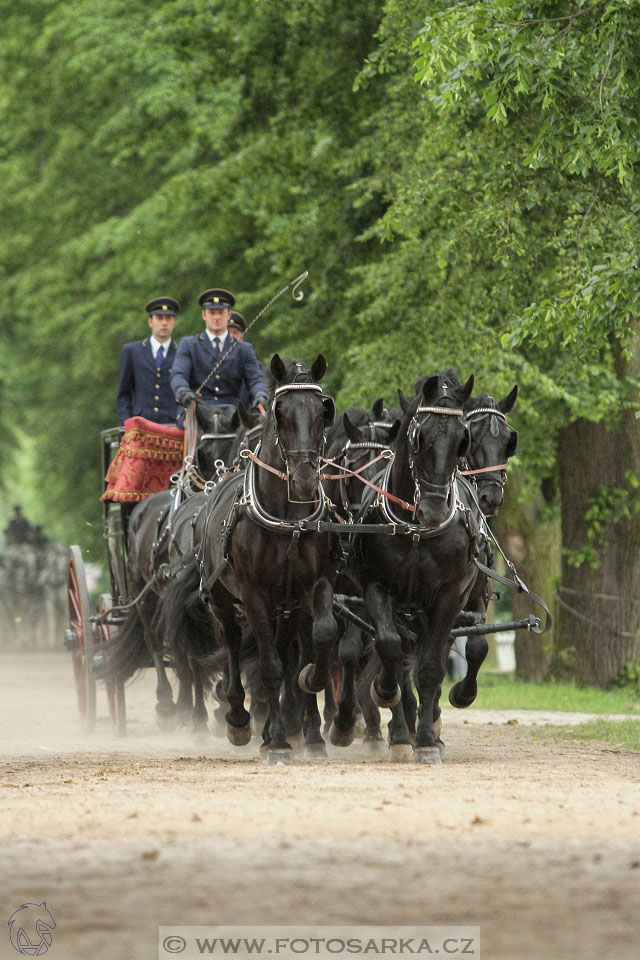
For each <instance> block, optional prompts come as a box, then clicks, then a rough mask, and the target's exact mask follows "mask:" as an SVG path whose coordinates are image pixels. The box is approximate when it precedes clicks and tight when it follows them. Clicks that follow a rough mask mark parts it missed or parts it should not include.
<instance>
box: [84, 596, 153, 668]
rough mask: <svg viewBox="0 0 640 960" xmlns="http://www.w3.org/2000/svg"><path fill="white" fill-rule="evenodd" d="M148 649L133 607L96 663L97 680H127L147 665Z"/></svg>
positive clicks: (137, 614) (142, 627)
mask: <svg viewBox="0 0 640 960" xmlns="http://www.w3.org/2000/svg"><path fill="white" fill-rule="evenodd" d="M149 660H150V657H149V650H148V648H147V644H146V642H145V639H144V625H143V623H142V620H141V618H140V614H139V612H138V610H137V608H136V607H134V608H133V609H132V610H131V611H130V613H129V615H128V617H127V619H126V620H125V622H124V623H123V625H122V627H121V628H120V630H119V631H118V633H117V635H116V636H115V638H114V639H113V640H112V642H111V643H110V644H109V645H108V646H107V647H106V648H105V651H104V657H103V660H102V663H99V664H96V666H95V675H96V677H97V679H99V680H115V679H116V677H120V678H122V679H123V680H128V679H129V677H132V676H133V675H134V673H136V671H138V670H141V669H142V668H143V667H148V666H149Z"/></svg>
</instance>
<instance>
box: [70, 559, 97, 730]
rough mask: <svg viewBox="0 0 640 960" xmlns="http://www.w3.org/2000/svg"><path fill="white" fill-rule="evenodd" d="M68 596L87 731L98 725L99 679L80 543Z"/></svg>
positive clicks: (72, 644) (80, 702)
mask: <svg viewBox="0 0 640 960" xmlns="http://www.w3.org/2000/svg"><path fill="white" fill-rule="evenodd" d="M67 587H68V597H69V629H68V630H67V640H66V643H67V646H68V647H69V649H70V650H71V654H72V658H73V674H74V678H75V684H76V694H77V697H78V709H79V710H80V716H81V718H82V721H83V723H84V725H85V728H86V730H87V732H88V733H93V731H94V729H95V725H96V681H95V679H94V678H93V669H92V664H93V631H92V626H91V622H90V620H89V616H90V608H89V591H88V589H87V577H86V574H85V570H84V561H83V559H82V551H81V550H80V547H78V546H75V545H74V546H73V547H71V551H70V553H69V574H68V580H67Z"/></svg>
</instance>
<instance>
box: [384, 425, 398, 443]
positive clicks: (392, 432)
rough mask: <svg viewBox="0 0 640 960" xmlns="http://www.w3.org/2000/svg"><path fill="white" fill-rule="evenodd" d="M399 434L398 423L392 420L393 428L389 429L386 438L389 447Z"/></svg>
mask: <svg viewBox="0 0 640 960" xmlns="http://www.w3.org/2000/svg"><path fill="white" fill-rule="evenodd" d="M399 432H400V421H399V420H394V422H393V426H392V427H390V428H389V434H388V437H387V440H388V443H389V446H391V444H392V443H393V441H394V440H395V438H396V437H397V436H398V433H399Z"/></svg>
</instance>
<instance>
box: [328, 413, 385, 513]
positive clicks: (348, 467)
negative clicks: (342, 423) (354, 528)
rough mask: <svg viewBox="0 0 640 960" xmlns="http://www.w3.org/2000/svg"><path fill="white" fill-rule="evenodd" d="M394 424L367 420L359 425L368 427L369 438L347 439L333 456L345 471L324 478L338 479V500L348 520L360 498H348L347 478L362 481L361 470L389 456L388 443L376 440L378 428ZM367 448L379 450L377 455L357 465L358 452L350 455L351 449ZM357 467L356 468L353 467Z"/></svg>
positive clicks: (363, 427)
mask: <svg viewBox="0 0 640 960" xmlns="http://www.w3.org/2000/svg"><path fill="white" fill-rule="evenodd" d="M393 425H394V421H393V420H369V421H368V422H367V423H364V424H362V425H361V426H360V429H361V430H365V429H366V428H368V430H369V433H370V438H369V439H368V440H357V441H355V442H353V441H351V440H347V442H346V443H345V445H344V447H343V448H342V450H341V452H340V453H339V454H338V456H337V457H335V458H334V462H335V464H336V465H337V466H338V467H340V468H341V469H344V470H345V471H346V472H345V473H341V474H339V475H338V476H337V477H333V476H331V475H330V476H328V477H327V478H326V479H337V480H338V489H339V491H340V501H341V503H342V509H343V510H344V512H345V514H346V516H347V517H348V518H349V521H350V522H353V513H352V511H353V509H355V508H357V507H359V506H360V500H358V501H357V502H355V501H351V500H350V499H349V490H348V482H349V479H350V478H351V477H353V476H355V477H356V479H358V480H360V481H361V482H362V480H363V478H362V477H361V476H360V475H361V474H362V472H363V470H366V469H367V468H368V467H370V466H372V464H374V463H376V461H377V460H379V459H380V458H387V457H390V456H391V451H390V449H389V444H388V443H381V442H380V441H379V440H376V439H375V437H376V435H377V431H378V430H390V429H391V428H392V427H393ZM355 450H357V451H361V450H367V451H369V452H373V451H379V456H378V457H375V458H374V459H373V460H370V461H369V462H368V463H362V464H360V466H359V467H357V465H358V463H359V461H360V460H361V459H362V458H361V455H360V454H357V455H356V456H352V453H353V451H355ZM324 462H325V463H328V464H329V463H331V461H324ZM356 467H357V469H355V468H356Z"/></svg>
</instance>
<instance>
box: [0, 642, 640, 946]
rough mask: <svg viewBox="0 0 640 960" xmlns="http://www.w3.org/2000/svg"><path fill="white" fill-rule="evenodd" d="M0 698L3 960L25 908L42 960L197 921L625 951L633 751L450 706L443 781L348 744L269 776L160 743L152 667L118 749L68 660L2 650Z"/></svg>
mask: <svg viewBox="0 0 640 960" xmlns="http://www.w3.org/2000/svg"><path fill="white" fill-rule="evenodd" d="M0 695H1V697H2V710H1V719H0V740H1V742H2V746H1V747H0V762H1V764H2V778H1V789H0V798H1V800H0V803H1V808H0V816H1V819H0V830H1V833H2V847H1V850H0V877H1V879H2V908H3V911H4V912H3V914H2V916H3V917H4V918H5V919H4V920H2V917H0V960H8V958H14V957H17V956H18V954H17V953H16V952H15V951H14V950H13V948H12V946H11V944H10V943H9V939H8V933H7V928H6V926H5V924H6V919H8V917H9V916H10V914H11V913H13V911H14V910H15V909H17V907H18V906H20V905H21V904H22V903H24V902H27V901H36V902H41V901H42V900H46V902H47V906H48V907H49V908H50V910H51V913H52V914H53V916H54V918H55V920H56V923H57V929H56V931H55V934H54V940H53V946H52V947H51V949H50V951H49V952H48V954H47V956H48V957H49V958H51V960H60V958H64V960H153V958H155V957H157V942H158V926H159V925H170V924H209V923H212V924H213V923H219V924H222V923H224V924H242V923H247V924H267V923H269V924H277V923H281V924H307V923H309V924H311V923H313V924H325V923H326V924H331V923H333V924H367V925H371V927H372V928H373V926H374V925H377V924H387V925H391V924H408V925H423V924H425V925H427V924H445V923H447V924H450V923H460V924H465V925H479V926H480V927H481V956H482V958H483V960H519V958H527V960H543V958H549V960H565V958H566V960H569V958H570V960H578V958H580V960H583V958H584V960H591V958H593V960H596V958H597V960H609V958H611V960H626V958H629V960H631V958H634V960H636V958H637V957H638V956H639V955H640V912H639V898H638V894H639V892H640V776H639V775H640V757H639V756H638V755H634V754H631V753H627V752H624V751H620V750H617V749H613V748H611V747H608V746H607V745H605V744H594V743H586V744H585V743H578V742H573V741H567V740H565V739H557V738H555V737H553V736H550V735H549V731H548V729H547V728H545V727H540V726H538V727H535V726H534V727H531V726H525V725H524V723H523V722H522V721H523V720H524V719H525V716H524V715H520V716H519V719H520V721H521V722H519V723H518V724H513V723H511V724H509V723H507V722H505V721H506V720H507V719H509V718H511V717H512V715H511V714H502V713H500V714H492V715H491V719H492V720H493V722H492V723H488V722H486V721H487V716H486V715H484V714H483V713H481V712H478V713H475V714H472V715H469V714H464V713H460V712H457V711H453V710H447V711H446V713H445V726H444V734H443V735H444V738H445V740H446V742H447V748H448V752H449V760H448V762H446V763H445V764H444V765H442V766H440V767H428V768H424V767H419V766H415V765H413V764H391V763H389V762H386V758H382V759H375V758H370V757H367V756H365V755H364V754H363V753H362V751H361V749H359V748H358V749H354V748H349V750H348V751H346V752H338V750H337V749H336V748H331V759H330V760H329V761H328V762H327V761H325V762H320V761H314V762H305V761H304V760H299V761H298V762H296V763H295V764H293V765H292V766H288V767H269V766H266V765H264V764H263V763H262V762H261V761H260V760H259V759H258V751H257V743H256V741H255V740H254V741H252V744H251V745H250V746H249V747H246V748H243V749H242V750H240V749H238V750H234V749H233V748H231V747H229V746H228V745H227V744H226V742H225V741H224V740H220V739H216V738H214V737H212V738H211V740H210V742H209V743H208V744H206V745H205V746H201V745H197V746H195V745H194V744H193V742H192V740H191V737H190V735H189V734H188V733H187V732H185V731H181V732H174V733H170V734H166V733H164V734H163V733H161V732H160V731H159V730H157V729H156V727H155V723H154V720H153V705H154V700H155V697H154V678H153V676H152V674H151V671H146V672H145V674H144V676H143V677H142V679H141V680H140V681H139V682H137V683H135V684H134V685H133V686H132V687H130V688H129V690H128V707H129V714H130V736H129V738H128V739H127V740H126V742H119V741H117V740H114V739H113V736H112V733H111V730H110V726H109V722H108V721H107V719H106V701H105V698H104V693H103V692H102V691H101V690H99V693H98V710H99V717H100V720H99V724H98V730H97V732H96V735H95V736H94V737H93V738H92V739H89V738H87V737H85V736H84V735H82V734H81V733H79V732H78V723H77V720H76V708H75V695H74V691H73V687H72V682H71V668H70V662H69V660H68V658H67V656H66V655H64V654H60V655H53V654H48V655H34V656H32V657H30V658H27V659H22V660H20V659H19V658H18V657H17V656H15V655H10V654H6V653H5V654H3V655H1V656H0ZM527 716H528V719H529V722H530V721H531V718H532V715H531V714H528V715H527ZM469 718H470V719H471V720H472V722H471V723H465V722H464V721H465V720H467V719H469ZM542 719H544V718H542ZM3 929H4V931H5V933H2V930H3ZM372 935H373V933H372Z"/></svg>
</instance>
